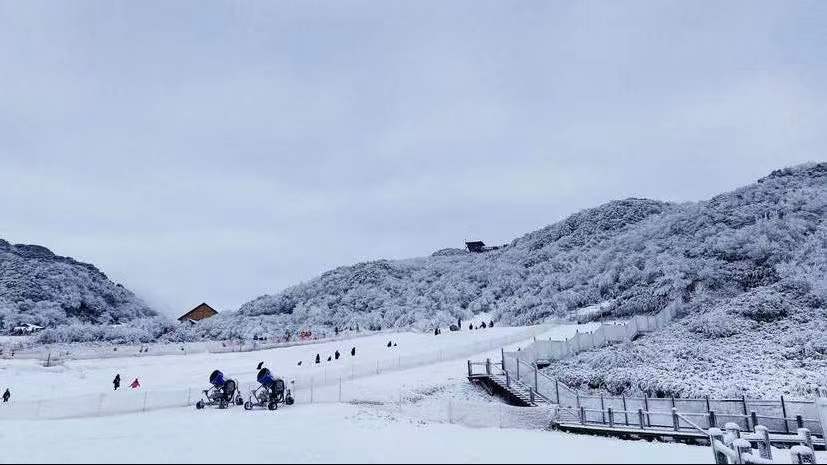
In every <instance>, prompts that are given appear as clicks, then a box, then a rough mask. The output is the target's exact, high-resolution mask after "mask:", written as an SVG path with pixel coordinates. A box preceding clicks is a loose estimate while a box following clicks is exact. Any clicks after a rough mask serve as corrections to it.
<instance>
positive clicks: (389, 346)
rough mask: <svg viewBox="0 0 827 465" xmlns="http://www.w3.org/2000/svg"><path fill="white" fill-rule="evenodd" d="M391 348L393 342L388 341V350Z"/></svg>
mask: <svg viewBox="0 0 827 465" xmlns="http://www.w3.org/2000/svg"><path fill="white" fill-rule="evenodd" d="M391 347H393V341H388V349H390V348H391Z"/></svg>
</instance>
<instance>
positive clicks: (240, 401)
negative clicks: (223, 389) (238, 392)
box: [235, 396, 244, 407]
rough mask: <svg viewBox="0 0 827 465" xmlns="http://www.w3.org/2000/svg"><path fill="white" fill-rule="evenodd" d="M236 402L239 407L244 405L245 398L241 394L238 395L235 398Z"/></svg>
mask: <svg viewBox="0 0 827 465" xmlns="http://www.w3.org/2000/svg"><path fill="white" fill-rule="evenodd" d="M235 404H236V405H238V406H239V407H240V406H242V405H244V399H242V398H241V397H240V396H239V397H236V398H235Z"/></svg>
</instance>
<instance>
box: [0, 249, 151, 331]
mask: <svg viewBox="0 0 827 465" xmlns="http://www.w3.org/2000/svg"><path fill="white" fill-rule="evenodd" d="M139 319H140V320H142V323H141V325H139V327H130V326H126V325H124V323H128V322H133V321H135V320H139ZM145 319H149V320H148V321H143V320H145ZM156 319H157V317H156V313H155V312H154V311H153V310H152V309H150V308H149V307H148V306H147V305H146V304H144V303H143V302H142V301H141V300H140V299H139V298H138V297H136V296H135V294H133V293H132V292H131V291H129V290H128V289H126V288H124V287H123V286H121V285H119V284H115V283H113V282H112V281H110V280H109V279H108V278H107V277H106V275H104V274H103V273H102V272H101V271H99V270H98V269H97V268H95V267H94V266H93V265H89V264H86V263H80V262H78V261H75V260H73V259H71V258H67V257H60V256H57V255H55V254H54V253H52V252H51V251H50V250H48V249H46V248H45V247H41V246H35V245H12V244H9V243H8V242H6V241H4V240H0V330H1V331H2V332H3V333H8V332H9V331H11V330H12V329H13V328H14V327H16V326H19V325H21V324H25V323H30V324H35V325H39V326H43V327H45V328H47V330H46V332H44V333H43V334H42V337H43V338H44V339H45V340H51V339H55V338H69V339H72V340H92V339H100V338H102V337H103V336H104V333H106V334H107V335H113V334H116V333H121V334H123V333H134V332H136V331H137V332H141V333H144V332H145V331H144V330H143V327H145V326H146V325H147V324H148V322H149V321H155V320H156ZM57 328H61V329H60V332H65V334H63V335H60V336H59V335H58V334H57V333H56V331H57ZM107 338H109V337H107Z"/></svg>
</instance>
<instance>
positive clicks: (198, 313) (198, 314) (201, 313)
mask: <svg viewBox="0 0 827 465" xmlns="http://www.w3.org/2000/svg"><path fill="white" fill-rule="evenodd" d="M215 315H218V312H217V311H216V310H215V309H214V308H212V307H210V306H209V305H207V304H206V303H203V304H201V305H199V306H197V307H195V308H193V309H192V310H190V311H188V312H187V313H185V314H184V315H182V316H181V317H180V318H178V321H180V322H184V321H187V320H192V321H201V320H205V319H207V318H210V317H212V316H215Z"/></svg>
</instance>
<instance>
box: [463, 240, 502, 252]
mask: <svg viewBox="0 0 827 465" xmlns="http://www.w3.org/2000/svg"><path fill="white" fill-rule="evenodd" d="M465 247H467V248H468V251H469V252H471V253H483V252H490V251H492V250H499V249H500V248H501V246H498V245H495V246H493V247H491V246H487V245H485V242H483V241H469V242H466V243H465Z"/></svg>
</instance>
